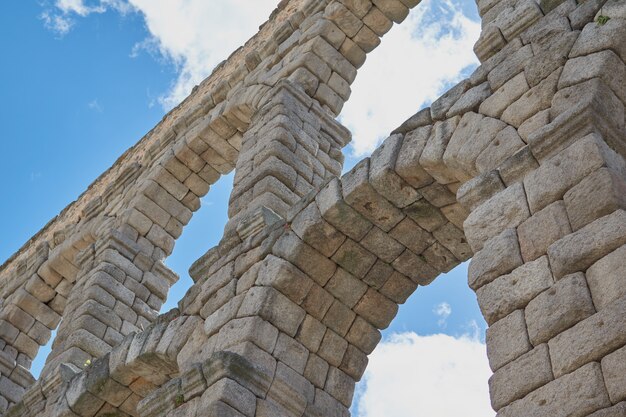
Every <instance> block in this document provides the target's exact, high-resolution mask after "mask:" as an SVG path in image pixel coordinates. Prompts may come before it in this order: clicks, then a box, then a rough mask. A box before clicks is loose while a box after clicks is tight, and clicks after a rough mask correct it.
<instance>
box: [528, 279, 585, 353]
mask: <svg viewBox="0 0 626 417" xmlns="http://www.w3.org/2000/svg"><path fill="white" fill-rule="evenodd" d="M594 313H595V308H594V306H593V302H592V301H591V295H590V294H589V289H588V288H587V282H586V281H585V277H584V275H583V274H582V273H577V274H573V275H569V276H567V277H565V278H563V279H561V280H560V281H559V282H557V283H556V284H554V286H553V287H552V288H550V289H549V290H547V291H545V292H543V293H541V294H539V295H538V296H537V297H536V298H535V299H534V300H532V301H531V302H530V303H529V304H528V307H526V324H527V326H528V336H529V338H530V341H531V343H532V344H533V345H535V346H536V345H538V344H540V343H544V342H547V341H548V340H550V339H551V338H552V337H554V336H556V335H557V334H559V333H561V332H563V331H564V330H566V329H568V328H570V327H572V326H573V325H575V324H576V323H578V322H579V321H581V320H584V319H586V318H587V317H589V316H591V315H593V314H594Z"/></svg>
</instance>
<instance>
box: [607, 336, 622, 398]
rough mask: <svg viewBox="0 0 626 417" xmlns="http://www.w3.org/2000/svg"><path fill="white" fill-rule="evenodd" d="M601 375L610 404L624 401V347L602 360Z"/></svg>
mask: <svg viewBox="0 0 626 417" xmlns="http://www.w3.org/2000/svg"><path fill="white" fill-rule="evenodd" d="M602 374H603V376H604V383H605V384H606V388H607V391H608V392H609V398H610V399H611V402H612V403H613V404H615V403H618V402H620V401H624V400H626V346H624V347H622V348H620V349H618V350H616V351H615V352H613V353H610V354H609V355H607V356H605V357H604V358H603V359H602Z"/></svg>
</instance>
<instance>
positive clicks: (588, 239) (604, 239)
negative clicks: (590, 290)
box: [548, 210, 626, 279]
mask: <svg viewBox="0 0 626 417" xmlns="http://www.w3.org/2000/svg"><path fill="white" fill-rule="evenodd" d="M624 243H626V211H624V210H617V211H614V212H613V213H611V214H609V215H607V216H604V217H601V218H599V219H598V220H595V221H594V222H592V223H590V224H588V225H587V226H585V227H583V228H582V229H580V230H578V231H577V232H575V233H572V234H570V235H567V236H565V237H563V238H561V239H560V240H557V241H556V242H554V243H553V244H552V245H550V247H549V248H548V256H549V257H550V265H552V271H553V273H554V277H555V278H557V279H558V278H560V277H562V276H564V275H566V274H569V273H572V272H576V271H583V270H585V269H587V268H588V267H589V266H590V265H591V264H593V263H594V262H595V261H597V260H598V259H600V258H602V257H603V256H605V255H607V254H608V253H610V252H612V251H613V250H615V249H617V248H618V247H620V246H621V245H623V244H624Z"/></svg>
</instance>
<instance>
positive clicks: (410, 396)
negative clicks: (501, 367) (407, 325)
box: [355, 332, 495, 417]
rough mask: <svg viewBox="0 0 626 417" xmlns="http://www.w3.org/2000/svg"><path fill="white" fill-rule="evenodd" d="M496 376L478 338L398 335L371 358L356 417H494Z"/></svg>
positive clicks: (383, 344) (358, 399)
mask: <svg viewBox="0 0 626 417" xmlns="http://www.w3.org/2000/svg"><path fill="white" fill-rule="evenodd" d="M490 375H491V371H490V369H489V364H488V362H487V354H486V350H485V345H484V344H482V343H480V342H479V340H478V339H477V338H475V337H473V336H461V337H458V338H455V337H452V336H448V335H445V334H436V335H432V336H420V335H417V334H415V333H412V332H409V333H401V334H394V335H392V336H391V338H390V339H389V340H388V341H385V342H383V343H381V344H380V345H379V346H378V347H377V348H376V350H375V351H374V353H372V355H371V356H370V361H369V365H368V368H367V370H366V372H365V376H364V380H363V382H361V384H360V385H359V390H358V392H357V395H356V398H355V401H356V404H355V405H356V408H357V409H358V414H356V415H355V417H409V416H429V417H458V416H471V417H473V416H481V417H488V416H494V415H495V412H494V411H493V410H492V409H491V406H490V404H489V392H488V391H489V390H488V385H487V381H488V378H489V376H490Z"/></svg>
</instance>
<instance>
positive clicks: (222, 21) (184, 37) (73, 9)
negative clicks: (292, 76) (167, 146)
mask: <svg viewBox="0 0 626 417" xmlns="http://www.w3.org/2000/svg"><path fill="white" fill-rule="evenodd" d="M277 4H278V2H277V0H254V1H250V0H211V1H206V0H99V1H96V2H94V4H93V5H87V4H86V3H85V1H84V0H56V2H55V3H54V7H52V8H50V7H49V8H47V9H46V10H45V11H44V13H43V14H42V19H43V20H44V22H45V24H46V26H47V27H48V28H50V29H52V30H54V31H55V32H57V33H58V34H59V35H64V34H66V33H68V32H69V31H70V30H71V28H72V25H73V24H74V19H75V18H76V17H77V16H81V17H84V16H87V15H88V14H91V13H104V12H106V11H108V10H116V11H118V12H121V13H128V12H130V11H135V12H138V13H141V14H142V15H143V18H144V21H145V24H146V29H147V30H148V33H149V34H150V35H149V36H148V37H147V38H146V39H144V40H143V41H142V42H139V43H138V44H137V45H136V46H135V48H133V50H132V51H131V53H130V55H131V57H132V56H136V55H137V54H139V53H140V52H141V51H147V52H149V53H152V54H154V55H156V56H157V57H158V58H159V59H164V60H165V61H166V62H169V63H172V64H174V65H175V67H176V69H177V71H178V77H177V79H176V80H174V82H173V83H172V86H171V88H170V90H169V91H168V92H167V93H165V94H164V95H163V96H162V97H161V98H160V99H159V101H160V103H161V104H162V106H163V107H164V108H165V109H166V110H169V109H170V108H172V107H174V106H176V105H177V104H178V103H179V102H180V101H182V100H183V99H184V98H185V97H186V96H187V95H188V94H189V93H190V92H191V89H192V88H193V86H194V85H196V84H198V83H199V82H200V81H202V80H203V79H204V78H206V77H207V76H208V75H209V74H210V73H211V71H212V70H213V68H214V67H215V66H216V65H217V64H219V63H220V62H221V61H222V60H224V59H226V58H228V56H229V55H230V54H231V53H232V52H233V51H235V49H237V48H238V47H239V46H241V45H243V44H244V43H245V42H246V41H247V40H248V39H249V38H251V37H252V36H253V35H254V34H255V33H257V31H258V27H259V26H260V25H261V24H262V23H264V22H265V21H266V20H267V18H268V17H269V15H270V13H271V12H272V10H273V9H274V8H275V7H276V5H277Z"/></svg>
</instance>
